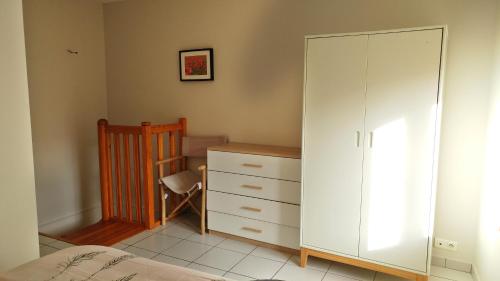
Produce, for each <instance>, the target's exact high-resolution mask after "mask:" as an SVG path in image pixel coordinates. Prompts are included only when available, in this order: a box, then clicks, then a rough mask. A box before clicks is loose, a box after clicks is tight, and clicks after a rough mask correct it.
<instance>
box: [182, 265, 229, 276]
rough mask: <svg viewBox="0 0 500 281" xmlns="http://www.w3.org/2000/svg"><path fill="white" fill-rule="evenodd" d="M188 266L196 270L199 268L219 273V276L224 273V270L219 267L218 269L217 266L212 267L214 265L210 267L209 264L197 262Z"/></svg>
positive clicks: (206, 271)
mask: <svg viewBox="0 0 500 281" xmlns="http://www.w3.org/2000/svg"><path fill="white" fill-rule="evenodd" d="M188 268H192V269H195V270H198V271H202V272H205V273H208V274H213V275H217V276H222V275H224V271H222V270H219V269H216V268H212V267H208V266H204V265H201V264H197V263H192V264H190V265H189V266H188Z"/></svg>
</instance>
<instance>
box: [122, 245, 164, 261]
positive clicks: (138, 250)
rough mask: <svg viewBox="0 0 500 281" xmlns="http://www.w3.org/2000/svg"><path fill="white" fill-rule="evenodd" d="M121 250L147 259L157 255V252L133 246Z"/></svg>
mask: <svg viewBox="0 0 500 281" xmlns="http://www.w3.org/2000/svg"><path fill="white" fill-rule="evenodd" d="M123 251H125V252H128V253H131V254H134V255H136V256H139V257H143V258H147V259H150V258H152V257H154V256H156V255H158V253H155V252H151V251H148V250H145V249H141V248H136V247H133V246H130V247H128V248H125V249H124V250H123Z"/></svg>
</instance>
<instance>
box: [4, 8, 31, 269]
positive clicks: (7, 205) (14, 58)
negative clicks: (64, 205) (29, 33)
mask: <svg viewBox="0 0 500 281" xmlns="http://www.w3.org/2000/svg"><path fill="white" fill-rule="evenodd" d="M0 36H1V38H2V39H1V40H0V62H1V63H0V131H1V132H2V137H1V138H0V155H1V157H0V225H1V226H0V241H1V242H0V272H1V271H4V270H6V269H9V268H12V267H14V266H17V265H19V264H21V263H25V262H27V261H29V260H32V259H35V258H38V255H39V253H38V235H37V217H36V203H35V180H34V174H33V150H32V146H31V127H30V126H31V125H30V112H29V110H30V108H29V101H28V81H27V78H26V58H25V48H24V32H23V11H22V5H21V1H17V0H2V1H0Z"/></svg>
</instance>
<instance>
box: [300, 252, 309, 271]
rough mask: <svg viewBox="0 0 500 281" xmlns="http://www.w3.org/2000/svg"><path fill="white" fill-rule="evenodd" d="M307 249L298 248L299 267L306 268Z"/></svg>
mask: <svg viewBox="0 0 500 281" xmlns="http://www.w3.org/2000/svg"><path fill="white" fill-rule="evenodd" d="M307 256H308V254H307V249H304V248H300V267H306V265H307Z"/></svg>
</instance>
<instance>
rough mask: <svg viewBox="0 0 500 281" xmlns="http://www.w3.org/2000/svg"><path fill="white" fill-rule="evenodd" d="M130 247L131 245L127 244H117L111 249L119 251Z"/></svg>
mask: <svg viewBox="0 0 500 281" xmlns="http://www.w3.org/2000/svg"><path fill="white" fill-rule="evenodd" d="M128 246H129V245H127V244H123V243H116V244H114V245H113V246H111V248H115V249H118V250H123V249H125V248H127V247H128Z"/></svg>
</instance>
